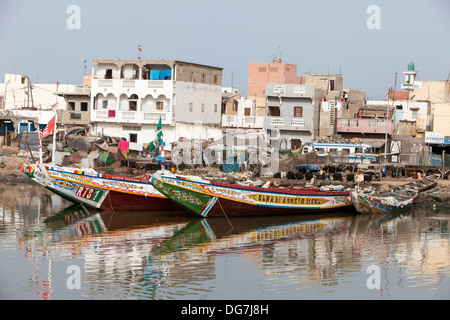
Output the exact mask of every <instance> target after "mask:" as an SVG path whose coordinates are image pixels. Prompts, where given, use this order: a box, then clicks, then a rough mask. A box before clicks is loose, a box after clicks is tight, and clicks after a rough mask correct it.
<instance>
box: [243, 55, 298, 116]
mask: <svg viewBox="0 0 450 320" xmlns="http://www.w3.org/2000/svg"><path fill="white" fill-rule="evenodd" d="M267 83H278V84H303V83H304V78H303V77H299V76H297V66H296V65H295V64H287V63H282V62H281V59H273V61H272V62H271V63H258V62H255V63H249V64H248V81H247V99H251V100H254V101H255V102H256V108H262V107H264V108H265V100H266V98H265V95H266V93H265V90H266V84H267Z"/></svg>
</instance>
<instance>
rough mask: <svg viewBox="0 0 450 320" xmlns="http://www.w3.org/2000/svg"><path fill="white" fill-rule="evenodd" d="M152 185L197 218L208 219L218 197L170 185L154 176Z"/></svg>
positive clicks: (151, 181)
mask: <svg viewBox="0 0 450 320" xmlns="http://www.w3.org/2000/svg"><path fill="white" fill-rule="evenodd" d="M150 183H151V184H152V185H153V187H155V189H156V190H158V191H159V192H160V193H162V194H163V195H165V196H166V197H167V198H169V199H170V200H172V201H173V202H175V203H176V204H178V205H179V206H180V207H182V208H183V209H185V210H187V211H189V212H191V213H193V214H195V215H196V216H201V217H206V216H207V214H208V212H209V210H211V208H212V207H213V206H214V204H215V203H216V201H217V197H213V196H210V195H207V194H203V193H199V192H195V191H192V190H187V189H183V188H180V187H177V186H173V185H169V184H167V183H164V182H163V181H161V180H158V179H156V178H155V177H153V176H152V178H151V179H150Z"/></svg>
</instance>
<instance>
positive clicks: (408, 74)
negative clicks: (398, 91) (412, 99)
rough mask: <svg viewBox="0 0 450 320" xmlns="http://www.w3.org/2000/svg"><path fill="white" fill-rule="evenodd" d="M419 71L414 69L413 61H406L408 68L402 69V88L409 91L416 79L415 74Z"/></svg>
mask: <svg viewBox="0 0 450 320" xmlns="http://www.w3.org/2000/svg"><path fill="white" fill-rule="evenodd" d="M418 73H419V71H416V70H415V67H414V62H413V61H412V60H411V61H410V62H409V63H408V70H406V71H403V74H404V75H405V82H404V83H402V89H404V90H408V91H411V90H413V89H414V81H416V76H417V74H418Z"/></svg>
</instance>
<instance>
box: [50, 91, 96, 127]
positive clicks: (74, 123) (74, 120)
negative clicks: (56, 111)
mask: <svg viewBox="0 0 450 320" xmlns="http://www.w3.org/2000/svg"><path fill="white" fill-rule="evenodd" d="M58 95H59V96H62V97H63V98H65V100H66V104H67V109H66V110H63V111H62V112H61V113H60V116H59V117H58V122H61V125H62V126H63V127H64V128H65V129H66V130H69V129H70V128H73V127H84V128H86V129H89V128H90V112H91V111H90V104H91V87H89V86H77V87H76V90H75V91H74V92H58Z"/></svg>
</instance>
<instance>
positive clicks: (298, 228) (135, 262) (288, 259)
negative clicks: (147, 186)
mask: <svg viewBox="0 0 450 320" xmlns="http://www.w3.org/2000/svg"><path fill="white" fill-rule="evenodd" d="M449 221H450V209H449V208H447V207H445V206H442V205H441V206H433V205H431V206H428V207H423V206H422V207H416V208H412V209H411V210H410V211H408V212H403V213H402V214H395V215H388V216H369V215H357V214H355V213H352V212H348V211H343V212H337V213H334V214H327V215H324V214H317V215H310V216H296V217H292V216H291V217H277V218H268V217H264V218H262V217H256V218H255V217H253V218H230V219H229V220H228V219H226V218H225V217H224V218H214V219H212V218H210V219H204V220H201V219H197V218H194V217H192V216H190V215H189V214H188V213H185V212H183V211H179V212H171V213H167V212H147V213H142V212H101V211H91V210H89V211H88V210H86V209H84V208H83V207H81V206H77V205H71V203H69V202H67V201H66V200H63V199H61V198H60V197H58V196H57V195H54V194H52V193H51V192H49V191H47V190H45V189H43V188H41V187H38V186H36V185H34V184H17V185H3V186H2V187H0V268H1V273H0V299H12V300H17V299H20V300H23V299H26V300H47V299H54V300H61V299H63V300H67V299H70V300H71V299H77V300H110V299H118V300H119V299H120V300H129V299H132V300H133V299H136V300H146V299H157V300H203V299H208V300H309V299H314V300H318V299H363V300H389V299H407V300H410V299H435V300H444V299H449V298H450V237H449Z"/></svg>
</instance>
